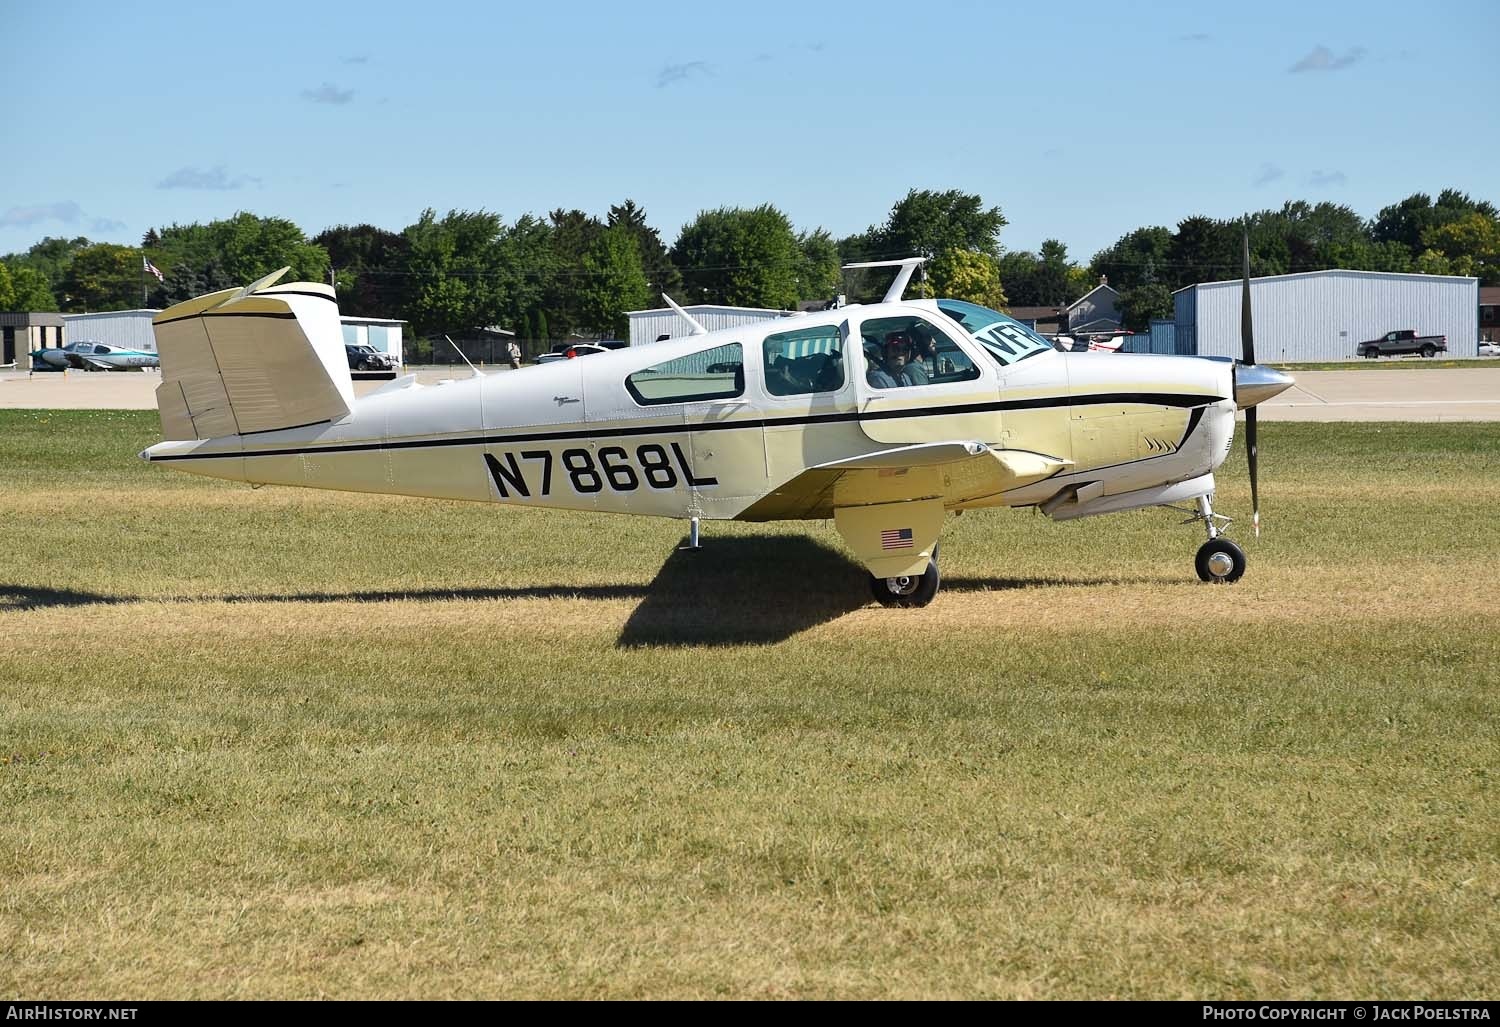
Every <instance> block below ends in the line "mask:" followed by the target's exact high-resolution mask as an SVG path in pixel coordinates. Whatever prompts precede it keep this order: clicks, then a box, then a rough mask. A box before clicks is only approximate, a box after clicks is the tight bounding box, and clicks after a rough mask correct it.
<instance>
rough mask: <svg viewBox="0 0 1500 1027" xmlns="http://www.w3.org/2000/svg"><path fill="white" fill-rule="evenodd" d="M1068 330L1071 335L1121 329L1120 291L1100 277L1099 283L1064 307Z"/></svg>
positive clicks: (1122, 322)
mask: <svg viewBox="0 0 1500 1027" xmlns="http://www.w3.org/2000/svg"><path fill="white" fill-rule="evenodd" d="M1063 311H1064V313H1065V314H1066V315H1067V331H1068V333H1069V334H1071V335H1090V334H1093V333H1097V332H1114V331H1119V330H1120V328H1121V327H1122V326H1123V324H1124V319H1125V318H1124V314H1123V313H1122V312H1121V310H1120V292H1119V290H1118V289H1115V288H1114V287H1112V286H1111V285H1110V284H1109V279H1107V278H1102V277H1101V278H1100V279H1099V284H1098V285H1096V286H1094V287H1093V288H1092V289H1090V290H1089V291H1088V292H1086V293H1084V294H1083V295H1082V296H1080V297H1079V298H1078V299H1076V300H1074V301H1073V302H1072V303H1069V304H1068V305H1067V306H1066V307H1064V308H1063Z"/></svg>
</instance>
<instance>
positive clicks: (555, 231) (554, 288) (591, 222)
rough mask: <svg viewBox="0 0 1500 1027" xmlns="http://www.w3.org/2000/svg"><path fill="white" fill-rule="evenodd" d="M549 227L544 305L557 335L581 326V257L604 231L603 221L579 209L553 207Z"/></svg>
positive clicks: (591, 249)
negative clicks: (548, 251)
mask: <svg viewBox="0 0 1500 1027" xmlns="http://www.w3.org/2000/svg"><path fill="white" fill-rule="evenodd" d="M548 221H549V226H550V228H551V236H550V253H549V255H548V257H547V260H546V265H545V266H546V268H547V272H548V274H547V280H546V282H545V287H544V290H543V305H544V306H545V307H546V308H547V312H548V314H549V315H550V319H551V322H552V327H553V330H554V331H556V332H557V333H558V334H559V335H560V336H566V335H567V334H568V333H569V332H572V331H576V330H578V329H579V328H582V327H583V322H584V320H585V314H584V312H583V306H582V296H581V293H580V292H579V285H580V283H581V282H582V281H583V274H584V270H583V259H584V257H586V256H587V255H588V254H589V253H591V252H592V251H593V248H594V244H595V243H596V242H598V240H599V237H600V236H601V235H603V234H604V229H605V224H604V222H602V221H600V220H599V219H598V218H596V217H594V216H593V215H592V214H586V213H584V212H583V211H581V210H576V209H575V210H563V209H561V208H559V209H557V210H554V211H553V212H552V213H551V214H550V215H548Z"/></svg>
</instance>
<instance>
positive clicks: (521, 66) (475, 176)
mask: <svg viewBox="0 0 1500 1027" xmlns="http://www.w3.org/2000/svg"><path fill="white" fill-rule="evenodd" d="M204 7H206V8H207V9H204ZM0 38H4V39H5V40H6V43H7V46H6V51H7V53H8V55H9V57H10V64H9V68H10V75H9V76H8V82H7V93H8V101H7V103H6V107H7V109H8V114H9V116H8V117H7V118H6V121H7V122H8V125H7V128H8V131H7V133H6V135H7V138H8V139H9V140H10V141H11V145H10V147H9V148H8V149H9V152H8V153H7V157H6V160H5V161H4V163H3V165H0V253H6V252H12V251H18V250H24V249H25V248H27V247H28V246H30V245H31V244H32V243H34V242H36V241H37V240H39V239H41V238H42V237H44V236H48V235H54V236H59V235H61V236H74V235H86V236H88V237H89V238H91V239H95V240H104V241H115V242H126V243H138V242H139V240H140V236H141V234H142V233H143V232H144V231H145V230H146V229H147V228H149V227H151V226H153V225H163V224H171V223H174V222H176V223H187V222H193V221H209V220H212V219H215V218H220V217H227V216H229V215H231V214H233V213H235V212H236V211H239V210H248V211H253V212H254V213H257V214H261V215H277V216H282V217H287V218H290V219H292V220H293V221H295V222H296V223H297V224H299V225H300V226H301V227H302V228H303V229H304V230H305V231H306V232H307V233H308V234H309V235H313V234H316V233H317V232H319V231H321V230H322V229H324V228H326V227H329V226H331V225H336V224H354V223H360V222H370V223H373V224H376V225H379V226H381V227H383V228H388V229H391V230H396V231H399V230H400V229H401V228H403V227H404V226H406V225H408V224H410V223H411V222H413V221H415V220H416V219H417V217H418V216H419V215H420V213H421V211H422V209H423V208H424V207H428V206H431V207H434V208H436V209H437V210H438V211H439V212H440V213H441V212H444V211H446V210H448V209H450V208H460V209H477V208H481V207H482V208H485V209H488V210H492V211H497V212H499V213H500V214H501V215H503V216H504V217H505V218H506V219H507V220H513V219H514V218H515V217H517V216H518V215H520V214H523V213H526V212H528V211H529V212H534V213H538V214H543V213H545V212H546V211H548V210H551V209H553V208H556V207H579V208H581V209H583V210H586V211H589V212H591V213H595V214H600V215H602V214H603V213H604V212H605V211H606V210H607V209H608V207H609V205H610V204H611V203H617V202H619V201H621V200H623V199H625V198H626V197H630V198H632V199H634V200H635V201H636V202H637V203H639V204H641V205H642V206H644V207H645V208H646V211H647V214H648V216H649V218H650V220H651V223H652V224H653V225H654V226H656V227H657V228H658V229H660V231H661V233H662V236H663V238H664V239H665V240H666V242H667V243H668V244H669V245H670V244H671V242H672V241H673V239H675V238H676V235H677V233H678V231H679V230H680V229H681V227H682V225H683V224H685V223H686V222H688V221H690V220H691V219H692V218H693V217H694V216H695V215H696V214H697V213H698V212H699V211H700V210H702V209H704V208H708V207H718V206H721V205H730V206H753V205H756V204H759V203H765V202H769V203H774V204H775V205H776V206H778V207H780V208H781V209H782V210H783V211H785V212H786V213H787V215H788V216H789V217H790V218H791V220H792V222H793V224H794V225H796V226H797V227H798V228H799V229H806V228H815V227H820V226H821V227H823V228H826V229H828V230H829V231H830V232H832V233H833V234H834V235H835V236H841V235H846V234H848V233H851V232H855V231H859V230H861V229H863V228H865V227H867V226H868V225H870V224H872V223H876V222H879V221H881V220H883V219H884V217H885V215H886V213H887V212H888V211H889V209H890V207H891V204H892V203H894V202H895V201H896V200H897V199H899V198H900V197H901V196H903V195H904V194H905V192H906V190H907V189H909V188H913V187H916V188H930V189H949V188H956V189H962V190H964V191H967V192H977V193H979V194H980V195H981V196H983V197H984V199H985V201H986V202H987V203H990V204H994V205H998V206H999V207H1000V208H1001V210H1002V211H1003V212H1004V214H1005V216H1006V217H1007V218H1008V219H1009V221H1010V224H1009V226H1007V227H1006V229H1005V230H1004V231H1003V232H1002V233H1001V243H1002V245H1003V246H1004V247H1005V248H1007V249H1035V248H1036V247H1037V246H1039V245H1040V243H1041V242H1042V240H1043V239H1046V238H1049V237H1056V238H1059V239H1061V240H1063V242H1065V243H1066V244H1067V246H1068V250H1069V253H1070V255H1072V256H1073V257H1074V258H1075V259H1079V260H1081V261H1087V260H1088V258H1089V257H1091V256H1092V255H1093V254H1094V253H1095V252H1096V251H1097V250H1099V249H1101V248H1103V247H1105V246H1108V245H1109V244H1110V243H1112V242H1113V241H1114V240H1115V239H1117V238H1118V237H1119V236H1120V235H1122V234H1123V233H1125V232H1127V231H1130V230H1131V229H1134V228H1137V227H1139V226H1142V225H1149V224H1162V225H1168V226H1172V225H1175V224H1176V223H1177V222H1178V221H1179V220H1181V219H1182V218H1184V217H1187V216H1190V215H1193V214H1209V215H1212V216H1217V217H1228V216H1233V215H1237V214H1239V213H1241V212H1243V211H1246V210H1258V209H1262V208H1266V207H1276V206H1280V205H1281V203H1282V202H1284V201H1285V200H1288V199H1307V200H1309V201H1314V202H1316V201H1320V200H1330V201H1334V202H1338V203H1345V204H1348V205H1349V206H1351V207H1353V208H1354V209H1355V210H1356V211H1358V212H1359V213H1360V214H1362V215H1365V216H1367V217H1369V216H1373V215H1374V214H1375V213H1377V212H1378V210H1379V209H1380V208H1381V207H1382V206H1385V205H1386V204H1389V203H1393V202H1395V201H1396V200H1399V199H1401V198H1403V197H1405V196H1407V195H1409V194H1411V193H1413V192H1418V191H1421V192H1428V193H1434V194H1435V193H1436V192H1437V191H1438V190H1440V189H1442V188H1444V187H1447V186H1453V187H1456V188H1459V189H1462V190H1465V191H1467V192H1469V193H1471V194H1472V195H1475V196H1478V197H1483V198H1486V199H1489V200H1491V201H1492V202H1500V130H1497V129H1500V117H1497V114H1496V109H1495V104H1494V98H1495V96H1496V95H1497V82H1500V79H1497V76H1496V67H1497V66H1496V63H1495V59H1494V54H1495V52H1496V51H1495V47H1496V45H1497V42H1500V3H1495V2H1494V0H1451V2H1441V0H1440V2H1437V3H1435V4H1431V5H1427V6H1425V8H1424V9H1421V10H1418V8H1416V7H1415V6H1413V5H1411V4H1410V3H1402V4H1397V3H1394V2H1387V0H1366V2H1360V3H1344V2H1339V3H1317V2H1309V0H1303V2H1301V3H1281V2H1272V3H1254V4H1239V5H1227V4H1207V3H1202V2H1193V3H1188V2H1177V0H1169V2H1161V3H1155V4H1152V5H1150V6H1149V7H1147V6H1146V5H1135V4H1123V3H1119V2H1112V3H1096V2H1093V0H1068V2H1065V3H1061V4H1054V3H1038V2H1031V3H1026V4H1010V3H977V2H975V3H967V2H953V0H928V2H925V3H905V4H890V3H884V2H865V3H853V4H845V3H824V4H811V3H783V2H780V0H771V2H760V3H757V4H756V5H754V6H753V9H752V8H751V7H750V6H748V5H717V4H706V3H701V2H697V3H648V4H642V5H634V6H632V5H622V4H603V3H573V2H568V0H554V2H550V3H527V4H524V5H522V4H514V5H513V4H508V3H499V4H494V3H469V2H461V0H426V2H421V3H412V2H405V3H399V4H398V3H387V2H384V0H377V2H364V3H360V4H345V3H338V2H320V3H313V4H299V5H295V6H293V7H285V6H282V7H280V8H278V7H277V6H274V5H273V6H266V5H262V6H261V7H259V8H254V9H252V8H247V7H245V6H244V5H234V6H229V5H223V6H220V5H213V4H211V5H203V6H201V7H185V6H182V5H170V4H160V3H151V2H149V0H148V2H147V3H144V4H120V3H118V2H109V3H97V2H76V0H51V2H48V3H42V2H40V0H0Z"/></svg>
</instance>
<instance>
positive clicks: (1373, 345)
mask: <svg viewBox="0 0 1500 1027" xmlns="http://www.w3.org/2000/svg"><path fill="white" fill-rule="evenodd" d="M1447 351H1448V337H1447V336H1446V335H1418V334H1417V333H1416V331H1415V330H1414V329H1411V328H1407V329H1404V330H1402V331H1399V332H1386V333H1385V334H1384V335H1382V336H1381V337H1380V338H1378V339H1371V340H1369V341H1368V342H1362V343H1360V344H1359V346H1358V348H1357V349H1356V350H1355V353H1356V354H1358V355H1359V356H1362V357H1364V358H1365V359H1366V360H1374V359H1375V358H1377V357H1394V356H1396V355H1398V354H1401V353H1420V354H1422V356H1424V357H1431V356H1436V355H1437V354H1438V353H1446V352H1447Z"/></svg>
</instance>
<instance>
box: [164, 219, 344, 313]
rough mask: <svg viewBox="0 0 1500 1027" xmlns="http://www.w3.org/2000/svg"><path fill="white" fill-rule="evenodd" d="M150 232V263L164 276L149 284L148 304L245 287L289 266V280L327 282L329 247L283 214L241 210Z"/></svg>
mask: <svg viewBox="0 0 1500 1027" xmlns="http://www.w3.org/2000/svg"><path fill="white" fill-rule="evenodd" d="M153 231H155V233H156V237H157V239H158V240H159V241H158V243H157V245H156V247H155V248H154V249H153V250H152V252H151V254H150V257H151V263H152V264H154V265H155V266H156V267H158V268H160V269H161V271H162V273H163V274H164V275H165V276H166V281H165V282H164V283H162V284H161V285H159V286H157V285H156V284H155V283H154V282H153V283H152V285H153V289H152V302H153V303H156V304H159V305H169V304H172V303H179V302H181V301H182V300H186V299H191V298H192V297H194V296H200V295H202V294H203V293H206V292H215V291H217V290H220V289H229V288H234V287H237V286H242V285H249V284H250V283H251V282H253V281H255V280H256V279H258V278H264V277H265V276H266V275H268V274H270V273H271V272H273V271H275V270H277V269H278V268H281V267H290V268H291V270H290V271H289V272H288V275H287V278H286V279H285V280H287V281H311V282H326V281H327V280H328V266H329V265H328V251H327V250H325V249H324V248H323V247H322V246H319V245H317V244H316V243H311V242H308V240H307V237H306V236H304V235H303V234H302V229H300V228H298V227H297V226H296V225H295V224H293V223H292V222H290V221H288V220H286V219H285V218H275V217H268V218H263V217H258V216H256V215H254V214H250V213H246V212H241V213H238V214H236V215H234V217H231V218H227V219H224V220H222V221H211V222H209V223H208V224H206V225H199V224H192V225H176V224H174V225H171V226H169V227H167V228H162V229H159V230H153ZM149 237H150V235H149V234H148V238H149Z"/></svg>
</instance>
